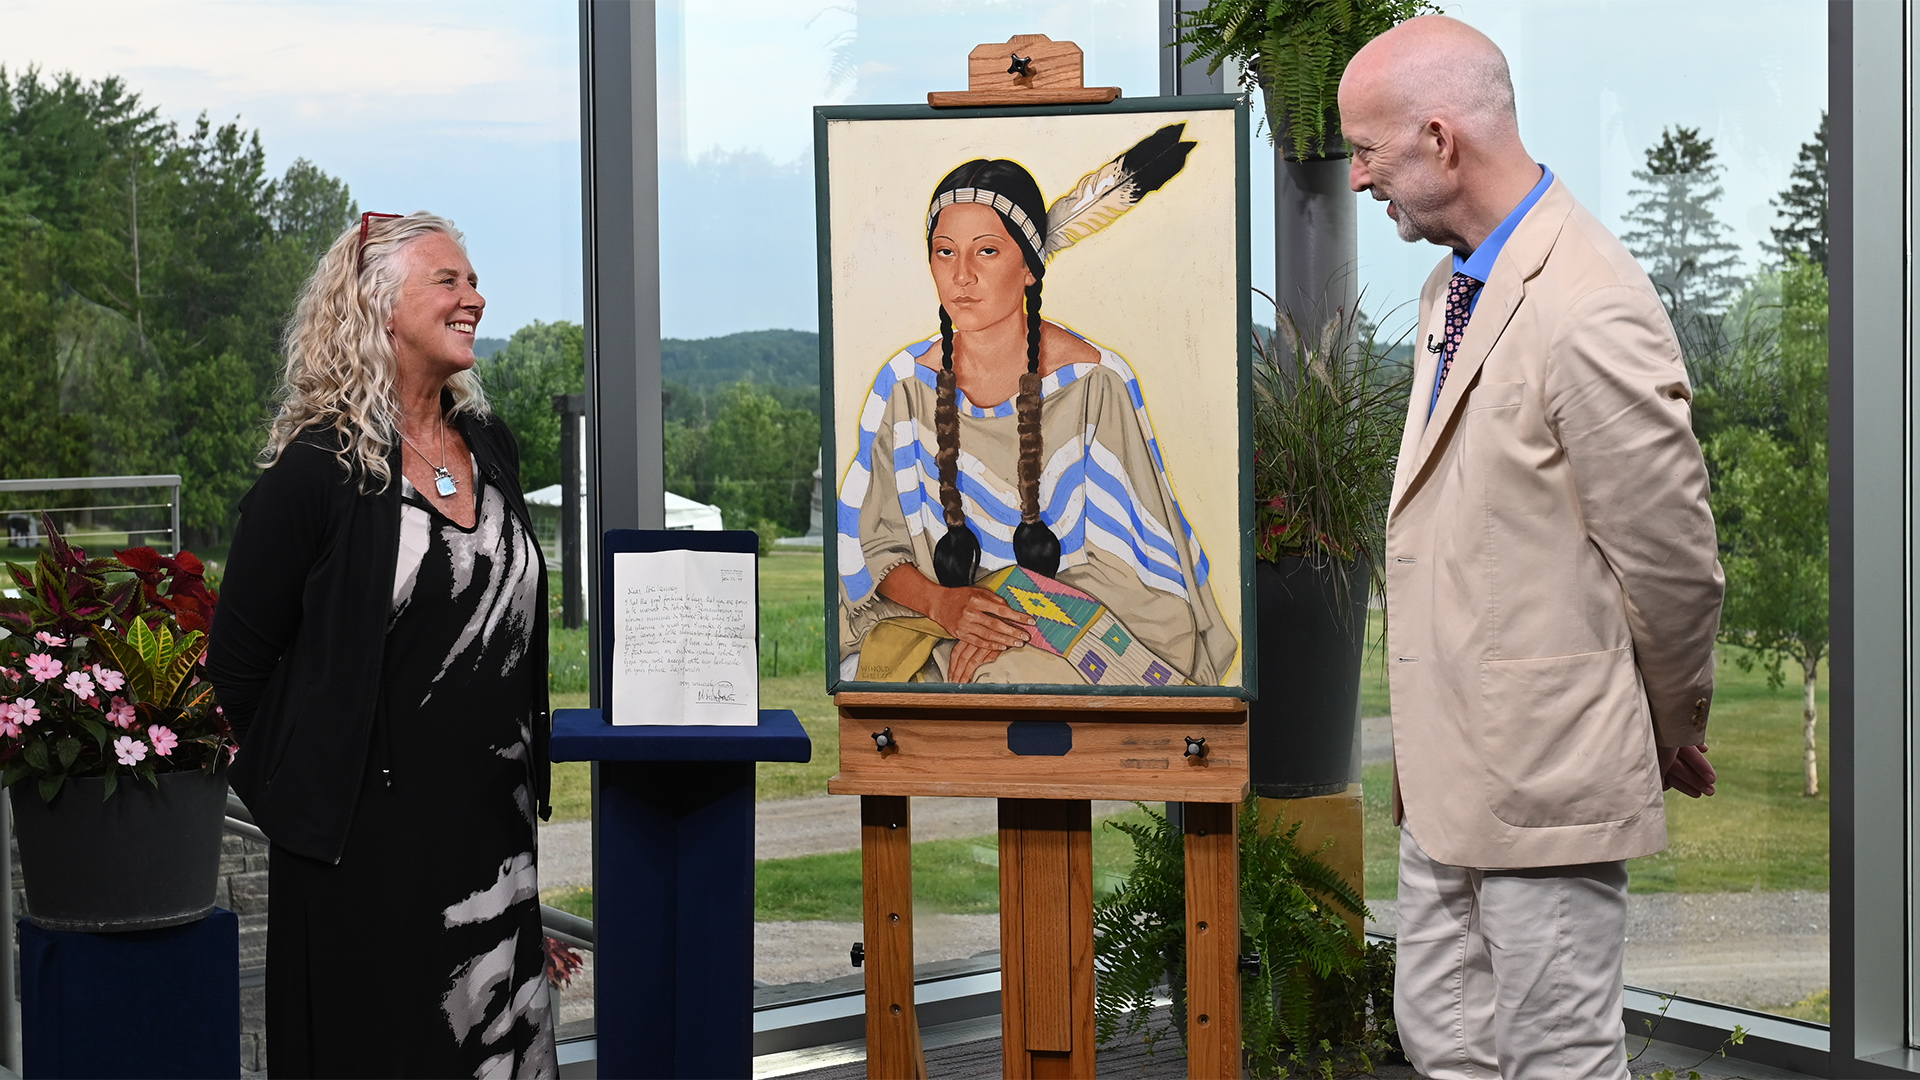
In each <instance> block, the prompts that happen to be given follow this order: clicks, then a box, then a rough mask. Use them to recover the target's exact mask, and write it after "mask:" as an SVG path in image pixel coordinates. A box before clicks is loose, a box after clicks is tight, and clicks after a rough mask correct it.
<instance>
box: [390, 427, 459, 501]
mask: <svg viewBox="0 0 1920 1080" xmlns="http://www.w3.org/2000/svg"><path fill="white" fill-rule="evenodd" d="M400 441H401V442H403V443H406V444H407V446H408V447H409V448H411V449H412V450H413V452H414V453H415V454H419V455H420V461H421V463H423V464H424V465H426V466H427V467H428V468H430V469H432V470H433V490H435V491H437V492H439V493H440V497H441V498H443V499H451V498H453V493H454V492H455V491H457V490H459V487H460V484H459V481H457V480H455V479H454V478H453V474H452V473H450V472H448V471H447V424H446V421H444V420H442V421H441V422H440V464H438V465H435V464H434V463H433V459H432V458H429V457H428V456H427V455H425V454H422V453H420V448H419V447H417V446H414V445H413V440H412V439H409V438H407V437H406V435H404V434H402V435H400Z"/></svg>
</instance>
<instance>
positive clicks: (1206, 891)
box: [1185, 803, 1240, 1080]
mask: <svg viewBox="0 0 1920 1080" xmlns="http://www.w3.org/2000/svg"><path fill="white" fill-rule="evenodd" d="M1239 814H1240V807H1239V805H1238V804H1236V803H1187V804H1186V815H1185V817H1186V823H1185V832H1186V847H1187V1076H1188V1077H1190V1078H1191V1080H1233V1078H1238V1077H1239V1075H1240V962H1239V961H1240V830H1239Z"/></svg>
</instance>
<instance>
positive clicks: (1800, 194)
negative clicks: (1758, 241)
mask: <svg viewBox="0 0 1920 1080" xmlns="http://www.w3.org/2000/svg"><path fill="white" fill-rule="evenodd" d="M1773 205H1774V208H1775V209H1777V210H1779V211H1780V217H1781V221H1782V223H1781V224H1780V225H1778V226H1776V227H1775V228H1774V229H1773V243H1774V250H1775V251H1777V252H1778V253H1779V254H1780V256H1781V257H1782V258H1785V257H1787V256H1790V255H1793V254H1795V253H1799V254H1802V255H1805V256H1806V257H1807V258H1808V259H1809V260H1811V261H1812V262H1813V263H1815V264H1816V265H1818V266H1819V267H1820V272H1821V273H1823V274H1824V273H1826V272H1827V111H1826V110H1825V109H1822V110H1820V127H1819V129H1818V130H1816V131H1815V132H1814V133H1813V141H1812V142H1808V143H1801V144H1800V159H1799V161H1798V162H1796V163H1795V164H1794V166H1793V175H1792V179H1791V182H1789V183H1788V184H1787V186H1786V189H1785V190H1783V191H1781V192H1780V197H1779V198H1777V199H1775V200H1773Z"/></svg>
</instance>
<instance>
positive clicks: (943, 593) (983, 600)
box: [926, 585, 1034, 656]
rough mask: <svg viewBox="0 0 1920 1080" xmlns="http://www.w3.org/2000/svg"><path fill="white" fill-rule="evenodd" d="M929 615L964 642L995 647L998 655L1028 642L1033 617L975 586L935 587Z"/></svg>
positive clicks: (984, 646)
mask: <svg viewBox="0 0 1920 1080" xmlns="http://www.w3.org/2000/svg"><path fill="white" fill-rule="evenodd" d="M934 588H935V590H936V591H935V593H934V595H933V597H932V603H931V604H929V605H928V610H927V612H926V615H927V618H929V619H932V620H933V621H934V622H937V623H939V624H940V625H941V626H942V627H943V628H945V629H946V631H947V633H949V634H952V635H953V636H954V637H956V638H958V639H959V640H960V641H961V642H962V643H963V644H967V645H972V646H974V647H976V648H991V649H992V650H993V651H994V655H996V656H998V655H999V654H1000V653H1001V652H1003V651H1004V650H1007V649H1017V648H1019V647H1020V646H1022V645H1025V644H1026V643H1027V631H1026V627H1029V626H1032V625H1033V621H1034V620H1033V616H1031V615H1028V614H1026V613H1025V612H1021V611H1015V610H1013V608H1012V607H1011V606H1009V605H1008V604H1007V602H1006V601H1005V600H1002V599H1000V598H999V597H998V596H995V595H994V594H993V593H991V592H989V591H987V590H986V589H979V588H975V587H973V586H971V585H969V586H965V587H963V588H958V589H947V588H942V587H940V586H937V585H936V586H934Z"/></svg>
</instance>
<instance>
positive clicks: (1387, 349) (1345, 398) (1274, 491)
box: [1253, 293, 1413, 587]
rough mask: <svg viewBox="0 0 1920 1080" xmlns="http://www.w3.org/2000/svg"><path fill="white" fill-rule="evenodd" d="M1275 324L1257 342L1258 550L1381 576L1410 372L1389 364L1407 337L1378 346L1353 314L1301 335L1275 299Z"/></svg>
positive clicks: (1265, 556) (1267, 556) (1262, 555)
mask: <svg viewBox="0 0 1920 1080" xmlns="http://www.w3.org/2000/svg"><path fill="white" fill-rule="evenodd" d="M1261 295H1262V296H1266V294H1265V293H1261ZM1267 300H1268V302H1269V303H1272V302H1273V297H1271V296H1267ZM1275 324H1276V326H1275V329H1274V330H1273V331H1271V332H1256V333H1255V336H1254V342H1253V347H1254V348H1253V352H1254V355H1253V501H1254V555H1255V557H1256V558H1259V559H1262V560H1265V561H1268V562H1271V561H1274V560H1276V559H1278V558H1280V557H1281V556H1285V555H1297V556H1303V557H1306V558H1308V559H1311V560H1314V561H1316V562H1318V561H1321V560H1326V561H1329V562H1335V563H1356V562H1358V563H1364V564H1366V565H1367V567H1368V568H1369V569H1377V568H1378V567H1379V565H1380V558H1381V553H1382V552H1381V547H1382V544H1383V543H1384V541H1385V535H1386V519H1387V500H1388V497H1389V496H1390V495H1391V494H1392V491H1393V468H1394V462H1395V460H1396V459H1397V458H1398V456H1399V452H1400V432H1401V428H1402V425H1403V423H1404V421H1405V419H1406V405H1407V393H1408V390H1409V387H1410V385H1411V383H1412V377H1413V366H1412V365H1411V364H1409V363H1406V362H1404V361H1400V360H1396V359H1394V357H1393V353H1394V351H1395V349H1396V348H1397V347H1398V346H1400V345H1401V344H1402V343H1403V342H1404V341H1405V340H1406V335H1405V334H1402V335H1401V337H1400V338H1399V339H1397V340H1395V341H1393V342H1391V343H1388V344H1384V345H1383V344H1382V343H1381V342H1380V341H1379V339H1378V336H1377V332H1376V330H1375V329H1374V327H1373V325H1372V324H1371V323H1369V322H1367V321H1366V320H1365V319H1364V318H1363V317H1362V316H1361V315H1360V314H1359V312H1358V311H1357V310H1356V311H1342V312H1339V313H1337V314H1336V315H1335V316H1334V317H1333V318H1331V319H1329V320H1328V321H1327V323H1326V325H1325V326H1322V327H1319V328H1318V329H1317V330H1314V331H1312V332H1308V331H1306V330H1303V329H1302V328H1301V327H1300V326H1299V325H1298V324H1296V323H1295V322H1294V320H1293V317H1292V316H1291V315H1289V314H1287V313H1286V312H1285V311H1281V310H1279V305H1278V304H1275ZM1373 580H1374V582H1375V584H1376V587H1382V586H1383V585H1384V579H1383V578H1382V576H1381V575H1379V574H1374V575H1373Z"/></svg>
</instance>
